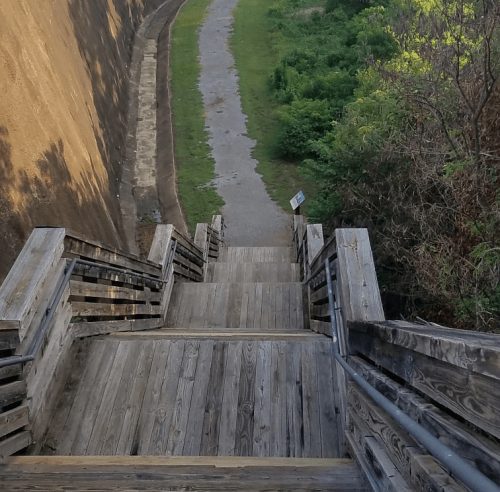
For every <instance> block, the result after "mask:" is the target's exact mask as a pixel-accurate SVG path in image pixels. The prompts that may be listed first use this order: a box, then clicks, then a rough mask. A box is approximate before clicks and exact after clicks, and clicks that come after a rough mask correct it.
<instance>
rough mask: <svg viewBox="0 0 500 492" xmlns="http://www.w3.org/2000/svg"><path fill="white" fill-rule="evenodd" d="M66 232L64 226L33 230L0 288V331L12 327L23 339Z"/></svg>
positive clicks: (59, 255) (60, 250)
mask: <svg viewBox="0 0 500 492" xmlns="http://www.w3.org/2000/svg"><path fill="white" fill-rule="evenodd" d="M65 234H66V230H65V229H53V228H50V229H49V228H39V229H34V230H33V232H32V233H31V235H30V237H29V238H28V241H27V242H26V244H25V245H24V248H23V249H22V251H21V253H20V254H19V256H18V258H17V260H16V262H15V263H14V265H13V267H12V268H11V269H10V271H9V273H8V275H7V277H6V279H5V280H4V282H3V284H2V286H1V287H0V330H4V329H7V330H13V329H15V330H17V331H18V332H19V337H20V339H23V338H24V336H25V334H26V331H27V330H28V327H29V325H30V323H31V320H32V319H33V317H34V316H35V313H36V308H37V305H38V299H39V297H40V292H41V290H42V289H43V286H44V284H45V282H47V281H48V280H49V279H50V278H51V276H52V275H53V274H54V272H55V269H56V268H57V264H58V263H59V260H60V258H61V255H62V252H63V249H64V236H65Z"/></svg>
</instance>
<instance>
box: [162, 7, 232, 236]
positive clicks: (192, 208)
mask: <svg viewBox="0 0 500 492" xmlns="http://www.w3.org/2000/svg"><path fill="white" fill-rule="evenodd" d="M210 2H211V0H189V1H188V2H186V3H185V5H184V6H183V7H182V9H181V11H180V12H179V14H178V16H177V19H176V21H175V24H174V28H173V31H172V62H171V67H172V80H171V87H172V112H173V122H174V132H175V158H176V162H177V167H178V171H177V179H178V189H179V198H180V201H181V204H182V206H183V208H184V211H185V213H186V217H187V224H188V227H189V230H190V231H191V232H194V230H195V229H196V224H197V223H199V222H201V223H204V222H208V223H210V222H211V219H212V215H214V214H217V213H220V209H221V207H222V206H223V205H224V200H223V199H222V198H221V197H220V196H219V195H218V194H217V191H216V189H215V187H214V186H213V185H210V184H209V183H210V181H211V180H212V179H213V178H215V172H214V166H215V162H214V160H213V159H212V157H210V152H211V148H210V146H209V145H208V132H207V131H206V130H205V115H204V108H203V98H202V94H201V92H200V91H199V89H198V80H199V76H200V72H201V66H200V63H199V60H198V56H199V48H198V29H199V27H200V25H201V23H202V22H203V20H204V18H205V16H206V10H207V7H208V6H209V4H210Z"/></svg>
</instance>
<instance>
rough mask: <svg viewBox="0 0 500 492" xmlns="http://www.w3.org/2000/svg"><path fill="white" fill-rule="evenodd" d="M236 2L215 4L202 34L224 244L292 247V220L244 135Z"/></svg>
mask: <svg viewBox="0 0 500 492" xmlns="http://www.w3.org/2000/svg"><path fill="white" fill-rule="evenodd" d="M237 3H238V0H214V1H213V2H212V4H211V5H210V7H209V8H208V14H207V17H206V19H205V22H204V23H203V25H202V27H201V29H200V33H199V48H200V63H201V67H202V70H201V76H200V81H199V88H200V91H201V93H202V94H203V102H204V105H205V114H206V128H207V131H208V132H209V135H210V139H209V144H210V146H211V148H212V156H213V158H214V159H215V172H216V174H217V178H216V179H215V180H214V184H215V186H216V188H217V192H218V193H219V195H221V196H222V198H223V199H224V200H225V202H226V204H225V205H224V207H223V209H222V214H223V216H224V221H225V225H226V230H225V233H224V240H225V242H226V244H228V245H232V246H264V245H265V246H281V245H286V246H288V245H290V244H291V216H290V215H287V214H285V213H284V212H283V211H282V210H281V209H280V207H279V206H278V205H277V204H276V203H275V202H273V201H272V200H271V198H270V197H269V195H268V194H267V192H266V189H265V186H264V183H263V181H262V178H261V177H260V175H259V174H257V173H256V172H255V166H256V165H257V161H256V160H255V159H253V158H252V157H251V152H252V149H253V147H254V145H255V141H254V140H251V139H250V138H248V137H247V136H246V132H247V129H246V116H245V115H244V114H243V111H242V109H241V100H240V96H239V93H238V90H239V88H238V75H237V72H236V69H235V68H234V58H233V55H232V54H231V52H230V51H229V39H230V36H231V31H232V23H233V14H232V11H233V10H234V8H235V7H236V5H237Z"/></svg>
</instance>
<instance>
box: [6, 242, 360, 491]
mask: <svg viewBox="0 0 500 492" xmlns="http://www.w3.org/2000/svg"><path fill="white" fill-rule="evenodd" d="M205 269H206V271H205V272H204V273H205V282H203V283H190V282H179V283H176V284H174V288H173V292H172V297H171V300H170V304H169V308H168V312H167V316H166V323H165V324H166V326H165V327H163V328H161V329H157V330H150V331H140V332H123V333H112V334H109V335H105V336H98V337H92V338H85V339H82V340H80V341H79V342H77V343H75V344H74V345H75V346H74V347H73V357H74V360H75V364H74V369H73V372H72V373H71V374H70V376H69V379H68V383H67V385H66V388H65V391H64V392H63V394H62V396H61V398H60V400H59V403H58V405H57V407H56V410H55V412H54V416H53V419H52V423H51V425H50V426H49V430H48V432H47V434H46V436H45V438H44V442H43V445H41V446H39V447H38V450H37V454H39V455H44V456H31V457H11V458H9V459H8V460H7V461H6V464H7V468H5V469H4V470H3V471H2V482H1V483H0V490H10V491H20V490H31V489H30V488H29V486H30V484H33V483H34V481H36V484H37V490H59V489H60V490H64V487H66V486H68V485H70V484H71V485H72V486H74V487H75V489H74V490H95V488H96V487H97V488H98V489H99V490H124V488H123V487H126V490H165V487H166V486H168V488H169V490H186V488H187V489H189V490H220V491H222V490H269V491H271V490H273V491H274V490H325V491H326V490H335V491H364V490H367V489H366V488H365V484H364V481H363V479H362V477H361V474H360V472H359V470H358V468H357V467H356V465H355V464H354V462H353V461H351V460H349V459H343V454H342V451H341V450H342V449H343V448H342V441H343V434H342V422H341V421H340V411H339V405H340V400H339V396H338V394H337V391H336V389H335V381H334V380H333V378H334V374H335V371H334V367H333V360H332V358H331V355H330V340H329V339H328V338H327V337H325V336H323V335H320V334H317V333H314V332H312V331H310V330H309V329H308V328H307V321H308V312H307V310H306V309H305V307H304V304H303V297H304V292H303V284H301V283H300V282H299V281H298V278H299V268H298V265H297V264H295V263H293V262H292V261H291V249H290V248H222V249H221V250H220V252H219V261H217V262H211V263H207V264H206V265H205ZM2 487H6V488H5V489H3V488H2ZM72 490H73V489H72Z"/></svg>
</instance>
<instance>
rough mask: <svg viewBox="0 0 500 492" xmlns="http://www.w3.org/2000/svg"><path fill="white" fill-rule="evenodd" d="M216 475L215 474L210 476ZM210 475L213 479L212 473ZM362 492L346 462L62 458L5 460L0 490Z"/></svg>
mask: <svg viewBox="0 0 500 492" xmlns="http://www.w3.org/2000/svg"><path fill="white" fill-rule="evenodd" d="M215 470H216V471H215ZM214 471H215V473H214ZM34 483H36V489H37V490H42V491H43V490H50V491H55V490H66V487H68V485H71V490H79V491H90V490H96V489H99V490H102V491H117V490H125V489H126V490H129V491H132V490H145V487H146V488H147V490H149V491H160V490H161V491H163V490H167V489H166V487H167V488H168V490H176V489H177V488H178V487H179V490H186V487H189V490H218V491H224V490H250V491H264V490H266V491H271V490H282V489H286V490H318V489H319V490H332V491H338V492H341V491H345V492H347V491H352V492H355V491H360V492H361V491H366V488H365V485H364V483H363V480H362V479H361V476H360V472H359V470H358V468H357V467H356V465H355V464H354V462H353V461H352V460H348V459H298V458H295V459H294V458H290V459H283V458H265V459H262V458H229V457H227V458H226V457H215V458H212V457H202V458H196V457H192V458H190V457H184V456H179V457H156V456H145V457H141V456H111V457H108V456H65V457H59V456H54V457H42V456H37V457H10V458H8V459H6V460H4V461H3V462H2V485H1V487H5V488H2V490H9V491H11V492H18V491H25V490H33V488H32V487H33V484H34Z"/></svg>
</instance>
